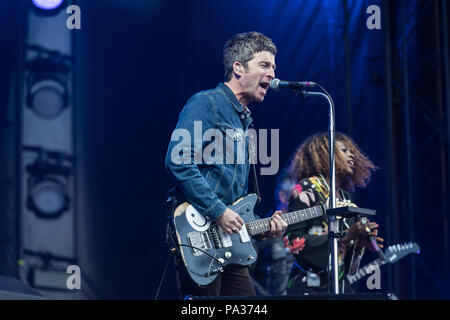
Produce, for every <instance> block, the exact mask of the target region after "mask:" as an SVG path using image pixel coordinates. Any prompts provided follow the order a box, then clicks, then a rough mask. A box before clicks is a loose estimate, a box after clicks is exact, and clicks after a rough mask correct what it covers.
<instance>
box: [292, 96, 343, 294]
mask: <svg viewBox="0 0 450 320" xmlns="http://www.w3.org/2000/svg"><path fill="white" fill-rule="evenodd" d="M322 90H324V89H323V88H322ZM324 91H325V90H324ZM297 92H299V91H297ZM299 93H300V94H301V95H302V96H303V97H309V96H319V97H322V98H325V99H326V100H327V101H328V104H329V114H328V116H329V127H328V132H329V139H328V141H329V145H330V146H329V150H330V151H329V153H330V159H329V160H330V196H329V199H330V202H329V208H328V209H334V208H336V170H335V153H334V140H335V119H334V102H333V99H332V98H331V96H330V95H329V94H325V93H323V92H317V91H305V90H302V91H300V92H299ZM329 227H330V228H329V231H328V235H329V239H330V242H331V248H332V250H331V279H332V289H333V290H332V292H333V293H334V294H339V251H338V250H339V238H341V237H342V230H341V229H342V226H341V224H340V221H339V219H338V218H337V217H336V216H335V215H330V216H329Z"/></svg>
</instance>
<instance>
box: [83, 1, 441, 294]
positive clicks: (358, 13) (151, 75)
mask: <svg viewBox="0 0 450 320" xmlns="http://www.w3.org/2000/svg"><path fill="white" fill-rule="evenodd" d="M345 4H346V6H347V8H348V13H349V15H348V17H346V14H345V13H346V11H345ZM373 4H375V5H379V6H381V1H380V0H370V1H366V0H364V1H356V0H355V1H351V0H348V1H344V0H339V1H325V0H323V1H309V0H308V1H306V0H304V1H298V0H286V1H276V0H266V1H256V0H246V1H242V0H240V1H238V0H230V1H162V0H160V1H158V0H140V1H125V0H120V1H119V0H115V1H87V0H80V1H79V5H80V8H81V10H82V29H81V30H79V31H77V35H76V42H75V44H76V48H77V49H76V50H77V54H76V57H75V58H76V68H77V69H76V78H77V82H76V93H77V96H76V103H77V112H76V113H77V120H76V125H77V152H78V155H79V158H78V165H79V169H78V199H77V202H78V210H79V212H78V215H79V217H80V227H79V231H80V233H81V234H80V237H79V244H80V248H81V251H80V253H81V256H80V263H81V269H82V272H83V279H84V281H85V283H86V288H88V289H89V290H90V292H91V294H92V296H93V297H96V298H113V299H115V298H127V299H128V298H146V299H152V298H154V297H155V294H156V292H157V288H158V285H159V283H160V280H161V277H162V276H163V270H164V266H165V264H166V261H167V259H168V258H169V256H170V254H169V252H168V249H167V247H166V245H165V229H166V210H165V200H166V193H167V191H168V189H169V188H170V187H171V186H172V183H171V182H170V181H169V178H168V175H167V174H166V172H165V169H164V159H165V153H166V150H167V146H168V142H169V140H170V134H171V132H172V130H173V128H174V127H175V124H176V122H177V116H178V113H179V112H180V111H181V109H182V108H183V106H184V104H185V102H186V101H187V100H188V99H189V97H190V96H192V95H193V94H194V93H196V92H197V91H200V90H204V89H210V88H214V87H216V85H217V84H218V82H220V81H223V77H224V72H223V66H222V48H223V45H224V43H225V41H226V40H227V39H229V38H230V37H231V36H232V35H234V34H236V33H239V32H247V31H259V32H262V33H264V34H265V35H267V36H269V37H270V38H272V39H273V41H274V43H275V44H276V45H277V47H278V55H277V57H276V64H277V70H276V77H278V78H280V79H286V80H310V81H315V82H318V83H320V84H321V85H323V86H324V87H325V88H326V89H327V90H328V91H329V93H330V94H331V95H332V97H333V98H334V102H335V106H336V123H337V125H336V129H337V131H340V132H344V133H346V134H349V135H351V136H352V137H353V138H354V140H355V141H356V142H357V143H358V144H359V145H360V147H361V148H362V149H363V150H364V151H365V152H366V154H367V155H368V156H369V157H370V158H371V159H372V160H373V162H374V163H375V164H376V165H377V166H378V167H379V168H380V169H379V170H378V171H377V172H376V173H375V174H374V176H373V179H372V181H371V183H370V184H369V186H368V187H367V188H366V189H365V190H358V191H357V192H356V194H355V199H356V202H357V203H358V204H359V206H361V207H365V208H372V209H376V210H377V218H376V219H375V220H376V221H377V222H379V223H380V225H381V229H380V233H381V236H384V237H385V238H386V235H387V234H389V232H388V230H389V228H391V226H390V225H388V224H387V221H391V220H392V219H387V217H386V215H385V212H386V208H387V205H386V185H387V180H386V179H387V177H386V166H387V165H386V161H387V160H386V159H387V155H386V142H385V141H386V135H385V132H386V120H385V118H386V113H385V101H384V89H383V87H384V83H383V78H384V69H383V68H384V63H383V52H384V46H383V31H382V30H369V29H368V28H367V26H366V20H367V18H368V16H369V15H368V14H367V13H366V9H367V7H368V6H369V5H373ZM346 26H347V27H346ZM346 48H347V49H348V50H346ZM411 50H413V49H411ZM250 109H251V111H252V115H253V116H254V120H255V126H256V128H261V129H279V130H280V153H279V154H280V161H279V163H280V169H281V168H282V167H284V166H286V165H287V163H288V160H289V157H290V156H291V154H292V153H293V152H294V150H295V149H296V147H297V146H298V144H299V143H300V142H301V141H303V140H304V139H305V138H306V137H308V136H309V135H311V134H315V133H317V132H322V131H327V129H328V106H327V103H326V101H325V100H321V99H319V98H301V97H298V96H295V95H294V94H293V93H291V92H289V91H284V92H283V91H280V92H279V93H275V92H269V94H268V96H267V97H266V99H265V101H264V102H263V103H261V104H254V105H251V106H250ZM275 181H276V176H275V175H273V176H260V179H259V182H260V188H261V192H262V198H263V201H262V203H261V205H260V206H259V207H258V213H259V214H260V215H261V216H265V215H267V214H269V213H271V212H273V209H274V198H273V194H274V192H273V191H274V187H275ZM422 208H423V207H422ZM416 213H417V214H422V212H420V213H419V212H418V210H417V211H416ZM396 214H398V215H399V216H402V215H403V214H406V213H405V212H397V213H396ZM416 231H417V232H418V233H419V232H421V231H423V230H421V229H420V226H418V227H417V229H416ZM427 232H428V235H429V236H435V235H434V234H433V230H428V231H427ZM391 233H392V232H391ZM395 239H396V240H398V241H409V239H408V235H407V233H405V234H396V236H395ZM421 239H422V240H423V241H424V243H423V244H424V245H425V246H427V243H426V241H430V240H429V239H428V240H427V239H425V238H421ZM386 240H387V241H389V240H392V239H389V237H388V238H386ZM388 245H389V243H388ZM366 258H367V259H368V260H372V259H375V258H376V257H375V255H373V254H371V253H368V254H367V255H366ZM419 258H420V257H419ZM428 258H429V260H427V261H425V264H426V265H428V266H433V261H434V260H433V258H432V257H430V256H428ZM433 268H434V269H433V270H432V271H433V272H432V273H435V274H439V273H440V272H442V269H438V267H437V266H433ZM442 276H444V275H443V274H442ZM383 279H387V278H386V276H385V275H384V276H383ZM418 285H420V286H421V287H420V289H421V290H417V291H418V293H417V297H419V298H429V297H430V295H432V293H430V291H433V290H434V292H437V293H436V297H442V295H441V294H442V293H440V292H439V291H436V290H437V289H436V288H435V287H434V285H433V283H432V281H423V282H421V283H419V284H418ZM388 286H389V284H388V282H387V281H384V282H383V283H382V289H384V290H388V289H393V288H389V287H388ZM363 289H364V288H363ZM397 289H398V290H399V291H400V292H396V294H398V295H399V296H400V297H404V298H409V297H410V296H409V293H408V291H407V290H403V289H402V287H401V286H400V288H397ZM419 291H420V292H419ZM439 295H441V296H439ZM159 298H160V299H176V298H177V290H176V281H175V272H174V267H173V263H172V261H171V260H170V263H169V267H168V270H167V273H166V275H165V278H164V282H163V284H162V286H161V290H160V292H159Z"/></svg>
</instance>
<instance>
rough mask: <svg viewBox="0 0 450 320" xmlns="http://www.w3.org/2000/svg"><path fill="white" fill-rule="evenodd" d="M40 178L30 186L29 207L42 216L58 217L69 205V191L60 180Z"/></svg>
mask: <svg viewBox="0 0 450 320" xmlns="http://www.w3.org/2000/svg"><path fill="white" fill-rule="evenodd" d="M40 178H41V179H39V180H40V181H35V182H34V184H32V185H31V186H30V190H29V194H28V208H29V209H30V210H32V211H34V212H35V213H36V215H37V216H39V217H41V218H57V217H59V216H60V215H61V214H62V213H63V212H64V211H65V210H67V209H68V207H69V197H68V195H67V191H66V189H65V187H64V184H62V183H61V182H60V181H58V180H55V179H51V178H46V177H40Z"/></svg>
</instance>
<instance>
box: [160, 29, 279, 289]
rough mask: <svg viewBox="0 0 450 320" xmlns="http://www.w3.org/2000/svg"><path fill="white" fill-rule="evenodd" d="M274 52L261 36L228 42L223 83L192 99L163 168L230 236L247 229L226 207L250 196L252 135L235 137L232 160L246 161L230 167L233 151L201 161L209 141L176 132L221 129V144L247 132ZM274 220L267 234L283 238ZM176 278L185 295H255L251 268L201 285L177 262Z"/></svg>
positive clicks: (227, 271)
mask: <svg viewBox="0 0 450 320" xmlns="http://www.w3.org/2000/svg"><path fill="white" fill-rule="evenodd" d="M276 53H277V49H276V47H275V45H274V44H273V43H272V41H271V40H270V39H269V38H268V37H266V36H264V35H263V34H261V33H258V32H249V33H242V34H237V35H235V36H233V37H232V38H231V39H230V40H228V41H227V42H226V44H225V47H224V51H223V63H224V68H225V82H224V83H219V85H218V86H217V87H216V88H215V89H211V90H206V91H201V92H198V93H196V94H195V95H193V96H192V97H191V98H190V99H189V101H188V102H187V103H186V105H185V106H184V108H183V110H182V111H181V113H180V115H179V118H178V123H177V126H176V128H175V130H174V134H172V140H171V141H170V143H169V148H168V151H167V156H166V162H165V164H166V169H167V171H168V173H169V176H170V177H171V179H172V180H173V182H174V183H175V185H176V187H177V190H178V191H181V194H182V195H183V196H184V197H185V198H186V200H187V201H188V202H189V203H190V204H191V205H192V206H193V207H194V208H195V209H196V210H198V211H199V212H200V213H201V214H202V215H204V216H205V217H207V219H209V220H211V221H216V222H217V224H218V225H219V226H221V227H222V228H223V229H224V230H225V231H226V232H227V233H229V234H233V233H239V230H241V228H242V227H243V225H244V221H243V220H242V219H241V217H239V215H238V214H236V213H235V212H233V211H232V210H231V209H229V208H227V206H228V205H230V204H231V203H233V202H234V201H236V200H237V199H239V198H240V197H242V196H243V195H245V194H246V193H247V187H248V176H249V170H250V161H249V140H248V139H247V138H248V137H246V136H245V135H239V134H238V135H234V136H232V137H231V139H233V140H234V143H235V144H239V143H240V144H241V145H244V148H240V149H238V154H236V155H233V156H232V157H233V159H234V160H236V159H238V158H241V159H245V161H243V162H239V161H234V162H233V163H230V161H227V159H225V158H226V157H227V156H229V154H226V153H227V152H229V150H228V148H225V149H224V150H225V151H224V153H225V154H224V155H223V158H224V159H223V160H222V161H214V162H213V161H208V160H211V159H208V157H206V159H205V158H203V157H202V155H203V151H204V150H205V147H206V146H207V143H206V142H203V141H200V142H199V141H196V142H197V143H192V142H191V141H184V140H183V141H181V142H180V141H178V140H179V139H176V137H178V135H176V134H175V132H180V130H181V132H183V131H184V132H189V133H190V136H191V137H193V139H194V140H195V139H197V140H198V139H201V140H203V139H202V137H203V136H204V133H205V131H207V130H209V129H217V130H220V131H218V132H221V134H222V141H226V139H230V137H229V135H228V132H229V130H230V129H234V130H235V132H238V131H239V130H242V131H244V132H246V130H248V128H249V126H250V124H251V123H252V118H251V117H250V109H249V107H248V106H249V104H250V103H251V102H262V101H263V100H264V97H265V95H266V93H267V90H268V89H269V84H270V81H271V80H272V79H273V78H274V77H275V55H276ZM199 128H201V134H200V133H199V132H198V131H199ZM194 129H196V130H194ZM227 129H228V131H227ZM195 131H197V132H195ZM216 132H217V131H216ZM199 136H200V138H199ZM174 138H175V139H174ZM180 144H181V146H180ZM174 148H176V149H175V151H178V150H180V149H181V150H183V158H184V160H186V159H188V160H189V161H180V158H179V152H174ZM186 150H187V151H188V152H187V153H188V157H187V158H186V154H185V152H184V151H186ZM239 152H242V153H244V154H239ZM202 158H203V159H202ZM215 159H216V160H217V158H215ZM199 160H200V161H199ZM272 218H273V220H272V221H271V231H270V232H269V235H270V236H272V237H280V236H282V235H283V233H284V232H285V230H286V228H287V224H286V222H285V221H284V220H283V219H282V218H281V211H276V212H275V213H274V214H273V216H272ZM177 280H178V287H179V294H180V296H181V297H185V296H186V295H194V296H252V295H255V291H254V289H253V286H252V282H251V279H250V276H249V273H248V269H247V267H244V266H236V265H228V266H226V267H225V268H224V271H223V272H222V273H221V274H219V276H218V277H217V278H216V279H215V280H214V281H213V282H212V283H211V284H210V285H208V286H204V287H199V286H198V285H196V284H195V283H194V282H193V281H192V280H191V279H190V278H189V275H188V274H187V271H186V270H185V266H184V265H183V263H182V262H181V261H180V260H179V258H177Z"/></svg>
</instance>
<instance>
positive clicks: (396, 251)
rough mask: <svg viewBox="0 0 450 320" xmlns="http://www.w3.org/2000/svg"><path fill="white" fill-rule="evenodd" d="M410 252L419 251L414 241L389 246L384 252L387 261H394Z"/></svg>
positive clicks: (417, 252)
mask: <svg viewBox="0 0 450 320" xmlns="http://www.w3.org/2000/svg"><path fill="white" fill-rule="evenodd" d="M410 253H416V254H419V253H420V247H419V245H418V244H417V243H415V242H408V243H402V244H396V245H393V246H389V247H388V248H387V249H386V251H385V252H384V256H385V257H386V260H387V262H388V263H395V262H397V261H398V260H400V259H402V258H403V257H405V256H407V255H408V254H410Z"/></svg>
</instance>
